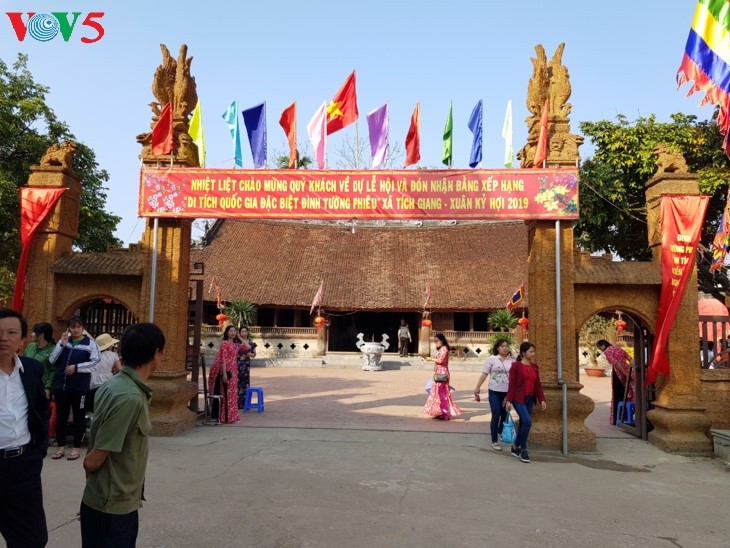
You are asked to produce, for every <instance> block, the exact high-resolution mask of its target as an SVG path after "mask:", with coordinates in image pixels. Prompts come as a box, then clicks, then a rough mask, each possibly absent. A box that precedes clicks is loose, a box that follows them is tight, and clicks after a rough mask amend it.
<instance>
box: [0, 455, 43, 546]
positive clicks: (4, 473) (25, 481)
mask: <svg viewBox="0 0 730 548" xmlns="http://www.w3.org/2000/svg"><path fill="white" fill-rule="evenodd" d="M42 469H43V452H42V451H41V450H40V449H31V450H30V451H28V452H27V453H25V454H23V455H21V456H19V457H12V458H8V459H0V534H2V536H3V537H4V538H5V542H7V545H8V548H36V547H38V548H40V547H43V546H45V545H46V543H47V542H48V529H47V527H46V513H45V512H44V511H43V488H42V485H41V470H42Z"/></svg>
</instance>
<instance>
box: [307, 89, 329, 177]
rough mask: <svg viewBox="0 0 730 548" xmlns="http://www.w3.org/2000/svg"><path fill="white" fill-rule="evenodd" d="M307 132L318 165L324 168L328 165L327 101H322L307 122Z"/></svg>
mask: <svg viewBox="0 0 730 548" xmlns="http://www.w3.org/2000/svg"><path fill="white" fill-rule="evenodd" d="M307 133H309V141H310V142H311V143H312V149H313V150H314V157H315V159H316V160H317V165H318V166H319V169H324V168H325V166H326V165H327V103H322V106H321V107H319V108H318V109H317V112H315V113H314V116H312V119H311V120H310V121H309V123H308V124H307Z"/></svg>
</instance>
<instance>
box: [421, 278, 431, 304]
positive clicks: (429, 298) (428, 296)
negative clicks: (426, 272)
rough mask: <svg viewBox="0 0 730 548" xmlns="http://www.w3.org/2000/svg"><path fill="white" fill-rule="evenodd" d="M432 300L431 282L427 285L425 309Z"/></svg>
mask: <svg viewBox="0 0 730 548" xmlns="http://www.w3.org/2000/svg"><path fill="white" fill-rule="evenodd" d="M430 300H431V284H428V286H427V287H426V303H425V304H424V305H423V309H424V310H425V309H426V307H427V306H428V302H429V301H430Z"/></svg>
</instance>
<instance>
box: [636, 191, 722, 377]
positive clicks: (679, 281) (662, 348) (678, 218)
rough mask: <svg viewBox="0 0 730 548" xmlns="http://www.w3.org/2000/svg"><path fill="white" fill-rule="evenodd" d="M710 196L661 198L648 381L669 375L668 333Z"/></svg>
mask: <svg viewBox="0 0 730 548" xmlns="http://www.w3.org/2000/svg"><path fill="white" fill-rule="evenodd" d="M709 200H710V197H709V196H663V197H662V199H661V216H662V292H661V294H660V296H659V310H658V311H657V322H656V325H657V327H656V336H655V338H654V349H653V351H652V358H651V363H650V364H649V370H648V372H647V379H646V380H647V383H648V384H651V383H653V382H655V381H656V379H657V375H658V374H661V375H664V376H665V377H668V376H669V359H668V358H667V351H666V348H667V342H668V341H669V333H670V332H671V330H672V324H674V319H675V318H676V316H677V310H678V309H679V304H680V302H681V301H682V295H684V289H685V287H686V286H687V280H688V279H689V277H690V274H691V273H692V267H693V266H694V260H695V255H696V250H697V244H698V243H699V241H700V235H701V233H702V224H703V223H704V220H705V211H706V209H707V204H708V202H709ZM694 306H696V305H694Z"/></svg>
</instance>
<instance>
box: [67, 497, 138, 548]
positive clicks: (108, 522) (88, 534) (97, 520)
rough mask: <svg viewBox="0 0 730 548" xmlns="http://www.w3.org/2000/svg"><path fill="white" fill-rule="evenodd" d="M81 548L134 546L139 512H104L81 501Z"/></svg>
mask: <svg viewBox="0 0 730 548" xmlns="http://www.w3.org/2000/svg"><path fill="white" fill-rule="evenodd" d="M80 520H81V547H82V548H134V547H135V546H136V545H137V532H138V531H139V513H138V512H137V510H135V511H134V512H130V513H129V514H123V515H118V514H106V513H104V512H100V511H99V510H94V509H93V508H91V507H89V506H86V505H85V504H84V503H83V502H82V503H81V517H80Z"/></svg>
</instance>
